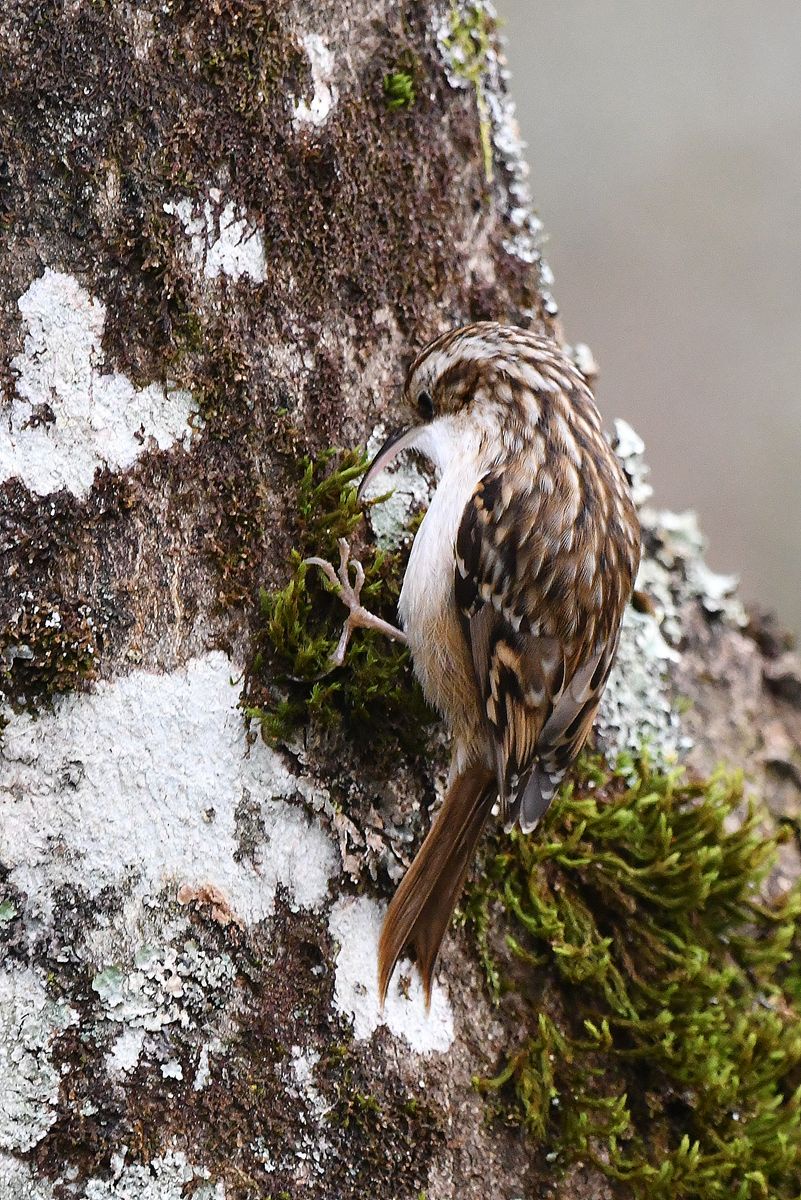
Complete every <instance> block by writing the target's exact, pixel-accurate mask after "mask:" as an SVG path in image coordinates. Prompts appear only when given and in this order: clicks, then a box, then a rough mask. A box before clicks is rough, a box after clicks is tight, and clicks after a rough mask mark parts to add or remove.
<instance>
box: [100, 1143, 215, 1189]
mask: <svg viewBox="0 0 801 1200" xmlns="http://www.w3.org/2000/svg"><path fill="white" fill-rule="evenodd" d="M190 1184H193V1185H194V1188H193V1190H192V1193H191V1194H192V1196H193V1198H194V1200H225V1186H224V1185H223V1183H222V1182H214V1181H212V1180H210V1179H209V1171H208V1170H207V1169H206V1168H204V1167H198V1166H195V1165H193V1164H192V1163H190V1162H189V1160H188V1158H187V1157H186V1155H185V1154H184V1152H183V1151H182V1150H170V1151H168V1152H167V1153H166V1154H164V1155H160V1156H158V1157H157V1158H152V1159H151V1160H150V1162H148V1163H140V1162H131V1163H126V1162H125V1155H124V1154H120V1155H118V1156H116V1158H115V1160H114V1162H113V1173H112V1176H111V1178H110V1179H90V1180H89V1181H88V1182H87V1183H86V1184H85V1186H84V1192H83V1200H182V1198H183V1197H185V1196H186V1195H187V1187H188V1185H190Z"/></svg>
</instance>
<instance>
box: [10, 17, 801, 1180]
mask: <svg viewBox="0 0 801 1200" xmlns="http://www.w3.org/2000/svg"><path fill="white" fill-rule="evenodd" d="M460 33H461V34H466V37H467V41H466V42H464V40H463V41H462V43H461V48H460V42H459V34H460ZM491 33H492V30H491V21H489V19H488V18H487V16H486V13H485V12H484V10H483V9H482V8H481V6H480V5H479V4H474V5H463V6H461V7H457V8H456V9H454V10H452V12H451V13H450V14H449V12H448V11H447V10H446V9H445V8H444V7H443V6H441V5H437V4H434V3H428V2H424V3H419V4H414V5H396V4H392V3H380V2H379V3H378V4H375V3H372V2H371V3H368V2H367V0H348V2H347V3H342V2H333V0H332V2H330V3H325V2H323V3H315V4H305V3H302V2H300V0H296V2H294V3H293V2H291V0H287V2H286V3H262V2H261V0H258V2H257V0H238V2H237V0H219V2H218V3H214V4H198V5H195V4H184V3H179V2H176V3H171V2H168V3H166V4H160V5H152V6H149V5H138V4H128V3H117V2H110V3H90V2H89V0H83V2H82V0H76V2H75V3H68V4H52V5H48V4H41V3H38V2H37V3H33V2H26V0H19V2H18V3H9V4H6V5H5V8H4V11H3V13H2V14H0V54H2V65H1V66H0V89H2V92H1V94H2V103H3V122H2V126H0V229H1V230H2V242H3V244H2V260H1V261H2V264H3V271H2V274H0V328H1V329H2V343H3V357H2V368H1V369H2V376H0V378H2V385H3V398H2V404H3V406H4V412H3V426H2V430H0V464H2V466H3V478H4V482H3V485H2V498H3V499H2V510H0V529H1V531H2V532H1V533H0V538H1V539H2V540H1V541H0V553H1V554H2V577H3V580H4V584H3V589H2V594H1V595H0V641H1V642H2V648H3V654H4V670H3V675H2V682H3V687H4V691H5V695H6V699H7V701H8V709H7V716H8V726H7V728H6V730H5V742H4V750H3V759H2V766H3V790H2V791H0V805H1V806H2V809H1V811H2V817H0V860H1V862H0V869H1V870H2V874H0V937H2V939H3V943H2V944H3V947H4V960H3V964H2V970H1V972H0V1194H2V1196H3V1197H4V1200H5V1198H6V1197H8V1198H9V1200H12V1198H14V1200H16V1198H22V1197H28V1196H34V1197H42V1198H45V1197H48V1198H49V1197H51V1196H58V1197H67V1196H87V1197H93V1198H97V1197H103V1198H107V1197H108V1198H111V1197H126V1198H130V1200H140V1198H144V1197H154V1198H157V1200H168V1198H169V1200H172V1197H179V1196H182V1195H190V1194H192V1195H195V1196H202V1197H206V1198H207V1200H208V1198H211V1197H215V1198H220V1197H227V1198H228V1200H234V1198H239V1197H241V1198H245V1197H267V1196H276V1197H277V1196H282V1195H289V1196H295V1195H304V1196H306V1195H308V1196H310V1197H321V1198H323V1197H350V1196H354V1197H355V1196H363V1195H371V1196H374V1197H376V1200H378V1198H384V1197H392V1198H397V1200H406V1198H407V1197H408V1198H409V1200H412V1198H414V1197H417V1196H420V1195H423V1194H424V1195H425V1196H427V1197H428V1198H429V1200H444V1198H445V1197H463V1198H465V1200H470V1198H472V1197H475V1198H478V1197H484V1196H486V1195H487V1194H489V1193H492V1194H493V1195H495V1196H498V1197H505V1198H509V1200H512V1198H513V1197H515V1196H522V1195H536V1196H540V1195H541V1196H546V1195H549V1196H559V1197H567V1196H570V1197H576V1198H581V1197H587V1198H589V1197H593V1196H606V1195H612V1194H621V1195H623V1194H625V1193H624V1192H620V1193H617V1192H613V1191H612V1190H610V1188H611V1185H609V1184H608V1183H606V1182H604V1181H603V1179H602V1178H601V1176H600V1175H599V1174H597V1173H595V1172H594V1171H593V1170H591V1169H590V1168H586V1169H585V1168H574V1169H573V1170H572V1171H571V1172H570V1173H569V1175H568V1177H567V1178H566V1179H562V1180H560V1181H558V1182H552V1181H551V1175H552V1170H551V1167H550V1166H549V1164H548V1162H547V1161H545V1159H544V1156H543V1155H542V1153H541V1152H539V1151H534V1152H533V1151H532V1149H531V1145H530V1143H529V1142H528V1141H527V1139H526V1137H525V1136H524V1134H523V1133H522V1132H521V1131H520V1130H518V1129H514V1128H508V1127H507V1126H506V1125H504V1124H503V1123H502V1122H500V1121H497V1120H495V1121H493V1120H490V1119H488V1117H487V1113H486V1110H485V1106H484V1101H483V1100H482V1098H481V1096H480V1095H478V1094H477V1092H476V1091H475V1090H474V1089H473V1087H472V1086H471V1079H472V1077H473V1076H474V1075H477V1074H479V1075H480V1074H492V1073H494V1072H495V1071H496V1070H497V1068H498V1065H499V1063H500V1062H501V1061H502V1058H503V1055H504V1052H505V1051H506V1050H508V1049H509V1047H510V1046H511V1045H514V1043H515V1036H516V1033H515V1021H516V1014H515V1009H514V1005H513V1004H507V1005H506V1006H503V1005H502V1006H501V1007H500V1008H494V1007H493V1006H492V1005H491V1004H490V1002H489V1000H488V998H487V996H486V994H485V991H484V989H483V986H482V981H481V977H480V973H479V970H478V968H477V966H476V963H475V961H474V959H473V956H472V953H471V950H470V946H469V943H468V940H467V938H466V937H465V936H464V935H463V934H459V933H456V934H454V935H453V936H451V937H450V938H449V939H448V941H447V945H446V948H445V952H444V955H443V959H442V969H441V978H443V979H444V978H446V979H447V986H446V985H445V984H444V983H443V982H440V983H439V984H438V985H437V988H436V990H435V996H434V1003H433V1006H432V1011H431V1014H430V1015H427V1014H426V1013H425V1011H424V1009H423V1006H422V1001H421V998H420V995H419V988H418V987H417V985H416V984H415V983H414V982H413V981H412V982H411V983H410V984H409V985H408V987H407V986H406V984H404V985H403V986H402V987H401V989H397V988H396V989H395V991H394V993H393V996H392V997H391V999H390V1003H389V1006H388V1009H387V1013H386V1014H385V1017H384V1018H383V1019H382V1018H381V1017H380V1015H379V1013H378V1010H377V1006H376V1002H375V994H374V993H375V983H374V980H373V978H372V977H371V972H372V971H373V969H374V968H373V957H372V956H373V948H374V944H375V936H376V931H377V928H378V923H379V920H380V912H381V908H380V903H381V901H382V899H385V898H386V897H387V896H388V895H389V894H390V891H391V888H392V886H393V884H392V880H393V878H397V875H398V871H399V866H398V864H399V862H403V861H406V860H408V855H409V843H410V841H411V840H412V839H417V838H418V837H419V835H420V831H421V829H422V828H423V826H424V824H425V821H426V820H427V819H428V818H427V816H425V817H424V816H423V814H425V813H427V812H428V809H429V805H430V803H431V801H432V800H433V799H434V797H435V785H436V783H437V781H438V780H439V782H441V769H440V768H441V763H440V764H439V766H438V767H437V768H436V769H434V770H432V769H431V766H430V764H429V763H428V762H426V761H421V760H420V759H415V758H414V757H413V756H405V755H404V756H399V757H398V758H397V760H396V761H395V762H394V763H392V769H391V775H390V777H389V778H388V777H387V775H388V770H387V763H386V760H384V761H377V760H376V758H375V756H371V755H370V754H365V753H364V752H363V751H361V752H360V751H358V749H355V748H349V747H347V746H345V747H343V746H342V745H341V744H338V745H337V747H336V755H332V753H331V751H330V747H327V746H326V744H325V743H324V742H322V743H320V744H315V745H310V744H307V745H305V746H304V744H303V741H302V740H299V741H298V742H297V743H296V744H294V745H293V746H292V747H291V749H287V748H282V749H272V750H271V749H268V748H267V747H266V746H265V745H263V744H262V743H260V742H257V743H251V744H248V743H247V742H246V739H245V732H244V725H243V721H242V718H241V716H240V714H239V713H238V712H237V711H236V708H235V705H236V701H237V697H238V691H239V689H238V686H234V687H232V686H231V684H230V682H229V681H230V680H231V679H233V680H234V681H236V679H237V678H238V677H240V676H241V671H242V669H243V667H244V666H245V665H246V663H247V662H248V660H249V657H250V655H251V652H252V644H253V638H254V635H255V633H256V631H257V629H258V625H259V620H260V618H259V612H258V605H257V603H256V595H257V592H258V589H259V588H260V587H273V586H277V585H283V584H284V583H285V582H286V579H287V578H288V576H289V572H290V568H289V566H288V555H289V551H290V550H291V548H292V546H293V544H294V542H295V539H296V533H297V530H296V520H295V513H294V509H293V504H294V499H295V496H296V490H297V480H298V468H297V462H298V459H299V458H300V457H301V456H303V455H312V456H313V455H315V454H318V453H319V452H321V451H323V450H325V449H326V448H327V447H329V446H332V445H345V446H351V445H356V444H364V443H365V442H366V441H367V439H368V438H369V437H370V436H371V435H372V433H373V431H374V429H375V427H376V426H377V425H378V424H379V423H380V422H383V421H388V422H390V423H391V420H392V408H393V403H394V396H395V394H396V392H397V388H398V385H399V382H400V380H401V379H402V376H403V373H404V368H405V365H406V364H407V363H408V361H409V358H410V356H411V355H412V353H413V352H414V350H415V349H416V348H418V347H419V345H420V344H422V343H423V342H424V341H426V340H428V339H429V338H430V337H431V336H433V335H435V334H436V333H438V332H439V331H441V330H442V329H444V328H446V327H448V326H451V325H456V324H460V323H463V322H465V321H468V320H475V319H481V318H501V319H504V320H507V321H511V322H517V323H520V324H525V325H534V326H536V327H538V328H541V329H546V330H548V331H549V332H551V333H553V334H554V335H555V336H559V328H558V324H557V323H556V319H555V306H554V304H553V301H552V300H551V298H550V296H549V294H548V290H547V282H548V281H547V273H546V271H545V269H544V268H543V265H542V263H541V260H540V257H539V252H538V250H537V248H536V229H537V223H536V221H535V219H534V218H532V216H531V213H530V211H529V210H528V207H527V205H528V200H527V196H526V190H525V184H524V181H523V173H522V167H521V164H520V161H519V159H518V157H517V154H518V153H519V151H518V150H517V148H516V145H515V141H514V136H513V128H512V125H511V123H510V113H509V109H508V104H507V101H506V98H505V95H504V90H503V89H504V83H503V78H502V69H501V65H500V62H499V59H498V56H497V52H496V49H495V47H494V44H493V43H492V40H491ZM465 45H466V46H467V47H468V49H471V52H472V55H473V57H472V58H471V57H470V54H467V56H465V50H464V47H465ZM392 76H402V77H403V80H406V81H410V84H411V87H412V89H413V93H414V99H413V102H412V103H410V104H407V105H405V106H404V105H400V104H399V105H395V104H393V100H394V99H396V98H397V97H398V96H399V95H401V96H405V97H406V98H407V99H408V94H407V92H405V91H404V90H403V89H404V88H407V87H408V86H409V85H408V84H407V83H405V82H403V81H401V82H398V81H397V80H396V82H395V83H394V84H393V83H392V82H387V80H388V77H392ZM393 89H394V90H393ZM398 89H400V91H398ZM624 450H625V447H624V448H623V449H622V450H621V453H623V452H624ZM628 454H629V457H630V458H632V460H634V459H637V457H638V455H637V450H636V446H635V447H634V449H632V447H631V446H629V448H628ZM624 456H625V455H624ZM633 470H634V468H633ZM635 474H636V470H635ZM645 524H646V531H647V534H648V542H649V553H650V555H651V556H652V558H651V560H650V561H651V562H652V565H653V570H652V573H651V576H652V577H651V580H650V582H651V583H652V584H654V587H655V590H656V591H657V593H658V595H659V599H660V602H662V603H663V608H664V607H665V605H666V604H667V605H668V607H670V605H673V606H674V607H675V609H676V611H675V612H674V613H673V616H672V620H673V625H674V627H673V628H672V630H667V629H665V628H663V632H665V634H666V636H667V637H668V640H670V641H671V642H672V643H673V644H674V645H678V646H679V647H680V651H681V653H680V654H679V653H678V652H677V651H675V650H674V651H672V652H670V653H668V654H667V656H666V655H665V643H664V642H663V641H662V639H661V635H658V634H657V637H658V638H659V646H657V649H656V652H655V653H654V654H653V657H652V660H649V661H650V666H649V667H648V671H646V676H647V678H646V679H645V682H644V685H643V690H642V691H641V692H637V693H636V694H635V692H633V691H632V692H630V693H628V692H626V693H625V694H623V693H621V695H622V699H620V698H619V702H620V704H621V705H623V706H627V707H628V713H627V717H628V722H629V725H630V727H631V728H629V727H627V728H626V730H625V731H624V730H623V725H624V722H622V720H621V719H620V716H619V712H618V715H617V717H616V716H615V711H616V710H615V708H614V696H613V697H612V699H611V701H610V705H611V707H610V708H609V710H608V713H607V722H606V726H605V732H606V735H607V736H608V737H609V738H610V740H611V742H612V743H615V741H616V740H617V742H618V744H620V743H625V742H626V741H630V740H632V738H634V739H635V740H636V731H637V728H638V727H640V726H641V727H642V728H644V729H647V730H650V731H653V730H656V735H657V740H659V739H660V738H663V739H664V738H668V739H669V738H671V737H672V738H673V739H674V740H675V739H678V738H680V737H681V736H683V735H686V736H688V737H689V738H691V739H692V740H693V743H694V748H693V749H692V751H691V756H692V761H693V763H694V765H696V766H697V767H698V768H699V769H708V768H709V767H710V766H711V765H714V764H715V763H716V762H717V761H719V760H725V761H727V762H729V763H733V764H743V765H744V766H745V767H746V769H747V770H748V772H749V775H750V776H752V777H753V779H754V782H755V783H758V784H759V785H760V786H761V788H762V789H763V791H764V794H765V795H766V796H767V798H768V799H769V801H770V803H771V804H772V805H773V806H774V809H775V811H776V812H777V813H787V812H790V814H791V816H793V817H795V816H796V815H797V809H798V799H799V785H801V772H800V770H799V761H801V759H800V758H799V754H800V753H801V751H800V750H799V747H801V681H800V678H799V672H798V668H797V665H796V663H795V662H794V660H792V659H791V658H789V657H788V656H787V654H786V647H785V646H784V645H783V644H782V643H781V641H780V639H778V638H777V637H776V636H775V635H773V634H771V632H770V630H769V628H768V627H767V626H766V624H765V623H764V622H760V623H756V622H752V625H751V627H750V628H746V629H742V628H741V627H740V625H739V624H738V622H737V620H736V619H735V616H736V614H734V609H733V606H732V602H731V601H730V599H728V598H726V599H721V597H724V596H727V593H728V592H729V591H730V589H729V588H726V587H723V588H721V587H720V586H719V585H718V584H717V583H715V581H713V584H714V586H707V585H708V583H709V581H708V580H707V579H706V577H702V576H701V575H700V574H699V572H698V570H696V568H697V567H698V565H699V564H700V557H699V549H698V547H697V545H695V544H694V543H693V544H691V545H690V547H689V549H687V548H686V545H685V549H684V550H682V551H681V552H679V551H677V550H676V547H675V545H673V544H671V545H672V548H671V545H669V543H670V536H669V534H666V533H665V525H664V522H662V521H661V518H659V517H657V516H654V515H652V516H650V517H648V518H646V520H645ZM674 532H675V531H674ZM690 541H691V542H692V539H690ZM666 547H667V549H666ZM688 564H689V565H688ZM690 568H692V570H691V569H690ZM699 569H700V568H699ZM693 572H695V573H693ZM660 573H661V574H660ZM657 577H658V578H657ZM654 580H656V583H654ZM688 580H689V582H688ZM646 587H647V583H646ZM660 587H661V588H662V592H661V593H660V592H659V588H660ZM715 607H717V612H713V613H711V612H710V609H715ZM637 620H639V621H640V622H643V621H644V622H646V623H647V622H648V621H649V620H652V618H649V617H647V616H646V617H643V618H637ZM643 628H644V627H643V625H642V624H640V625H638V626H637V628H636V630H635V631H634V633H632V634H631V637H630V641H629V645H630V653H631V654H633V655H635V656H636V655H637V654H638V653H640V652H641V653H642V656H644V657H646V658H647V656H648V653H650V651H648V650H647V649H643V648H642V640H643V634H642V630H643ZM635 634H636V636H635ZM638 638H639V640H638ZM638 648H639V649H638ZM671 658H675V659H680V661H679V662H678V663H677V664H676V665H675V666H671ZM668 667H669V668H670V670H671V671H672V673H673V678H672V680H671V679H669V678H668V677H667V675H666V671H667V669H668ZM649 672H650V673H649ZM625 683H626V680H625V679H624V680H623V684H625ZM632 686H633V685H632ZM674 694H678V695H682V696H685V697H690V698H691V699H692V701H693V707H692V708H691V709H690V710H689V712H688V713H687V715H686V716H685V717H684V718H682V721H683V725H682V728H681V729H680V730H679V728H678V725H677V721H676V719H675V718H674V717H673V716H671V715H670V704H669V701H670V697H671V696H672V695H674ZM655 696H656V697H657V698H661V700H660V703H662V701H664V708H663V709H660V710H659V713H658V714H657V715H655V714H654V712H652V711H648V704H649V703H651V701H653V699H654V697H655ZM638 706H639V707H638ZM786 867H787V873H788V874H790V875H793V874H794V873H795V858H794V852H793V851H792V848H791V847H788V849H787V862H786Z"/></svg>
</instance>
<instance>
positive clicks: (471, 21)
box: [443, 0, 495, 183]
mask: <svg viewBox="0 0 801 1200" xmlns="http://www.w3.org/2000/svg"><path fill="white" fill-rule="evenodd" d="M494 31H495V21H494V19H493V18H492V17H491V16H490V14H489V13H488V12H487V10H486V8H485V7H484V5H483V3H482V2H481V0H453V3H452V4H451V10H450V14H449V18H448V36H447V37H446V38H445V39H444V40H443V44H444V46H445V49H446V51H447V53H448V57H449V61H450V66H451V70H452V71H453V72H454V74H456V75H458V76H460V77H461V78H462V79H464V80H465V81H466V82H467V83H469V84H470V85H471V86H472V88H473V90H474V91H475V94H476V108H477V110H478V125H479V134H480V137H481V153H482V157H483V160H484V176H485V178H486V180H487V183H492V178H493V171H492V121H491V118H490V112H489V105H488V103H487V95H486V91H485V85H484V74H485V71H486V67H487V55H488V54H489V51H490V48H491V46H492V37H493V33H494Z"/></svg>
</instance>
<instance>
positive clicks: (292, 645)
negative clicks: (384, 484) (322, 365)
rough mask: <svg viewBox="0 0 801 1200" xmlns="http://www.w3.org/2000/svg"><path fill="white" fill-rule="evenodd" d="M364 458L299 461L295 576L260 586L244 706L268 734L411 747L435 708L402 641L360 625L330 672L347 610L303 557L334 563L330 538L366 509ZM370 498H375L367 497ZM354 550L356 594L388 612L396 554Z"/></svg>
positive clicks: (393, 599)
mask: <svg viewBox="0 0 801 1200" xmlns="http://www.w3.org/2000/svg"><path fill="white" fill-rule="evenodd" d="M366 464H367V460H366V458H365V457H364V455H363V454H361V453H360V452H358V451H349V452H345V453H340V452H338V451H335V450H328V451H326V452H324V453H323V454H322V455H320V457H319V458H317V459H315V460H312V459H304V460H303V462H302V464H301V465H302V475H301V478H300V480H299V483H298V488H297V494H296V505H295V507H296V512H297V547H298V548H297V549H296V550H294V551H293V552H292V555H291V559H290V565H291V567H292V570H293V575H292V578H291V579H290V581H289V583H288V584H287V585H286V587H284V588H282V589H280V590H279V591H262V592H261V595H260V600H259V611H260V630H259V633H258V634H257V637H256V645H255V651H254V655H253V658H252V661H251V665H250V668H249V670H248V672H247V675H246V679H245V688H244V692H243V697H242V706H243V708H244V711H245V713H246V715H247V716H248V718H249V719H251V720H255V721H257V722H258V723H259V725H260V727H261V731H262V734H263V736H264V737H265V739H266V740H267V741H269V742H273V743H275V742H279V741H285V740H287V739H289V738H291V737H292V736H293V734H295V733H296V732H297V730H298V729H300V728H302V727H311V728H312V730H313V731H314V732H315V733H316V734H322V733H324V734H326V735H327V736H332V735H333V736H336V735H337V734H340V733H341V734H342V735H344V736H347V738H348V739H349V740H351V741H353V742H355V743H356V744H357V745H361V746H369V747H371V749H373V750H377V751H381V750H384V749H388V748H390V747H393V748H397V746H398V745H399V744H400V746H401V747H402V748H403V749H404V750H406V751H407V752H409V753H414V752H417V751H419V750H420V749H421V747H422V744H423V742H424V736H425V730H426V727H427V725H428V724H429V722H430V720H431V717H432V714H431V713H430V710H429V709H428V708H427V706H426V704H425V701H424V699H423V696H422V692H421V691H420V688H419V685H418V684H417V682H416V680H415V679H414V676H413V674H412V669H411V662H410V659H409V654H408V651H407V650H406V649H405V648H404V647H403V646H400V645H398V644H397V643H395V642H391V641H389V640H388V639H387V638H385V637H382V636H381V635H379V634H377V633H374V632H372V631H363V630H359V631H357V632H356V634H355V635H354V637H353V639H352V641H351V644H350V646H349V648H348V654H347V659H346V662H345V664H344V666H343V667H341V668H340V669H338V670H336V671H334V672H331V673H328V663H329V659H330V656H331V654H332V653H333V650H334V648H335V645H336V638H337V636H338V634H339V630H340V629H341V627H342V623H343V621H344V619H345V616H346V610H345V608H344V606H343V605H342V603H341V601H340V600H339V599H338V597H337V594H336V591H335V590H334V589H333V588H332V587H331V585H330V584H328V582H327V581H326V580H325V578H324V577H323V576H322V574H321V573H320V571H319V570H318V569H317V568H315V567H308V566H306V565H305V564H304V563H303V561H302V560H303V559H304V558H305V557H307V556H308V555H312V554H314V555H317V556H319V557H321V558H326V559H330V560H331V561H332V562H334V563H336V562H338V559H339V554H338V549H337V539H338V538H343V537H344V538H354V537H355V536H358V535H359V533H360V531H361V528H362V526H363V522H364V514H363V510H362V508H361V506H360V505H359V504H358V503H357V500H356V489H355V487H354V486H353V481H354V480H355V479H357V478H358V477H359V476H361V475H362V474H363V472H364V469H365V466H366ZM376 503H380V498H379V499H378V500H371V501H367V502H366V505H367V506H368V507H369V506H370V505H372V504H376ZM359 557H360V561H361V562H362V564H363V566H364V572H365V582H364V586H363V588H362V593H361V594H362V600H363V603H364V604H365V606H366V607H368V608H369V609H370V610H371V611H372V612H374V613H376V614H377V615H379V616H381V617H384V619H385V620H388V621H394V620H395V619H396V611H395V610H396V607H397V602H398V596H399V594H400V585H401V581H402V577H403V566H404V561H403V559H404V556H403V554H402V553H400V552H398V553H386V552H384V551H381V550H378V549H376V548H375V547H373V546H367V547H366V548H365V549H364V551H362V552H360V555H359Z"/></svg>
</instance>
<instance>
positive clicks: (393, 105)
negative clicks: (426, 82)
mask: <svg viewBox="0 0 801 1200" xmlns="http://www.w3.org/2000/svg"><path fill="white" fill-rule="evenodd" d="M416 99H417V92H416V90H415V86H414V77H413V76H412V75H411V73H410V72H409V71H390V73H389V74H388V75H385V76H384V103H385V104H386V106H387V108H389V109H397V108H411V107H412V105H413V104H414V102H415V100H416Z"/></svg>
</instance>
